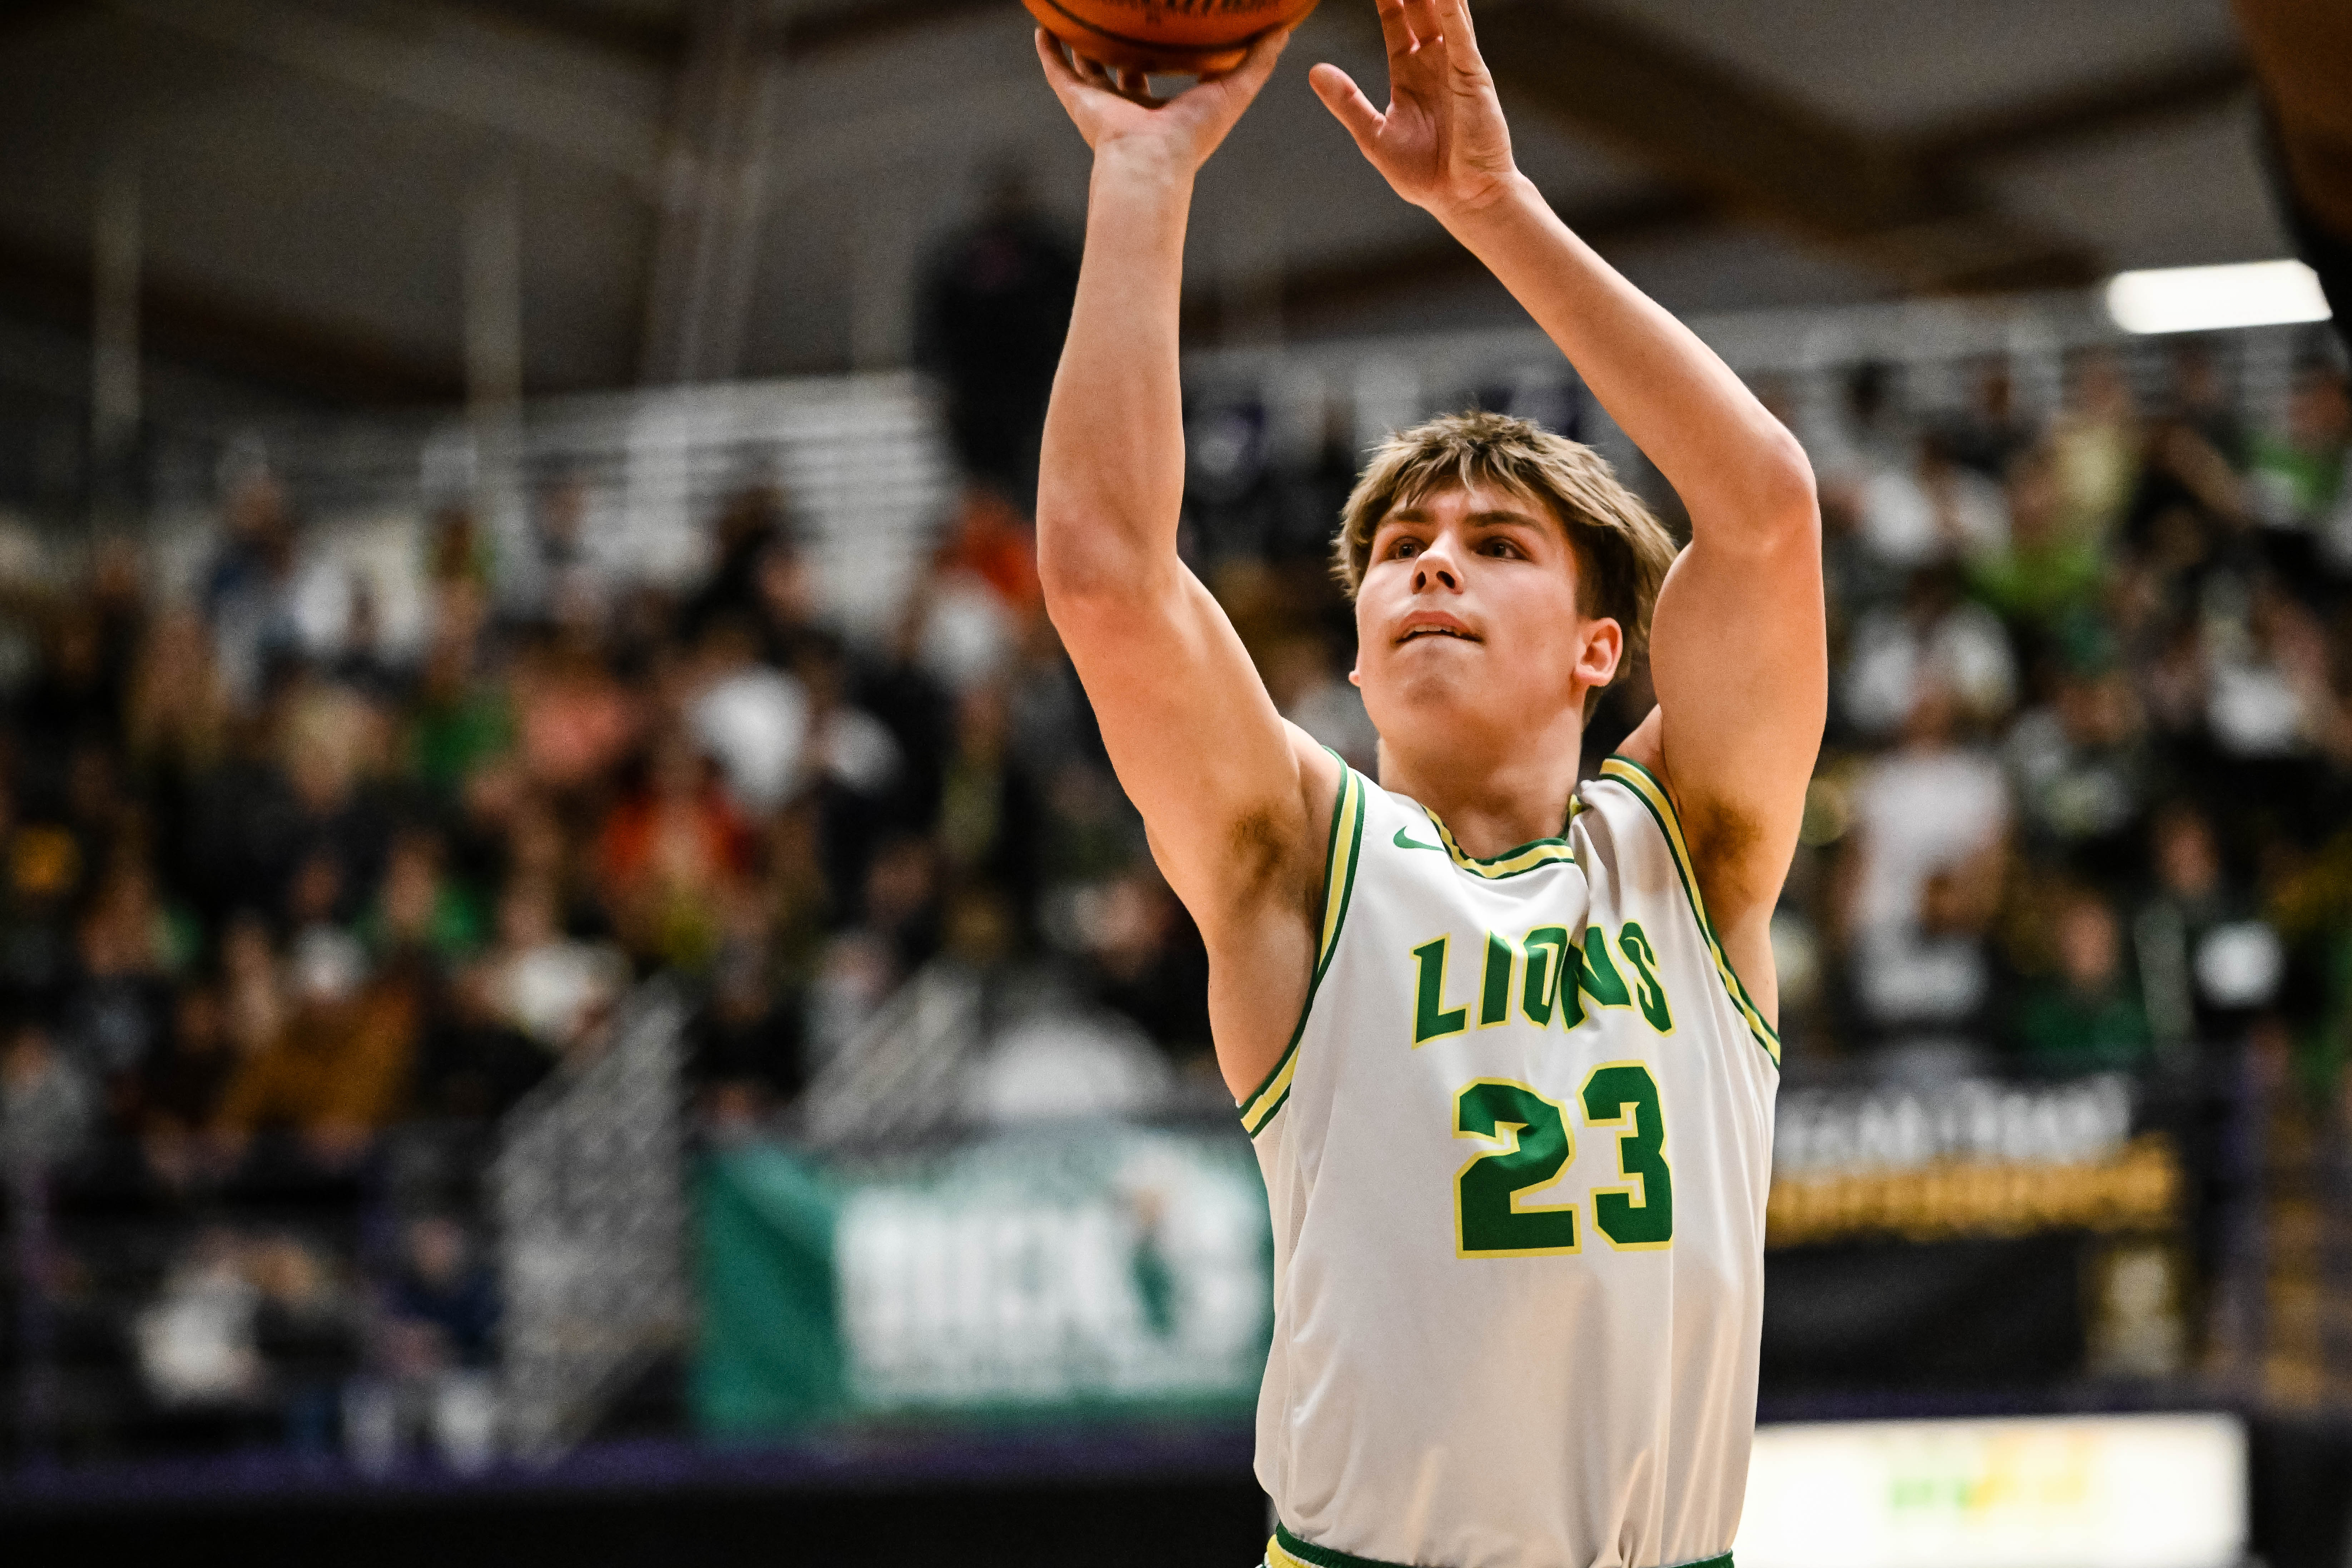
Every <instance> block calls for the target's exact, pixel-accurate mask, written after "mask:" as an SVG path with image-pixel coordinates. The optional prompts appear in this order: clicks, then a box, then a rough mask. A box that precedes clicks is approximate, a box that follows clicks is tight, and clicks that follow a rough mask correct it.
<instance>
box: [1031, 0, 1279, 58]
mask: <svg viewBox="0 0 2352 1568" xmlns="http://www.w3.org/2000/svg"><path fill="white" fill-rule="evenodd" d="M1021 3H1022V4H1023V5H1026V6H1028V7H1029V14H1030V15H1031V16H1034V17H1036V18H1037V20H1038V21H1039V22H1041V23H1043V24H1044V25H1045V30H1046V31H1047V32H1049V33H1051V34H1053V35H1054V37H1057V38H1059V39H1061V40H1062V42H1064V43H1066V44H1067V45H1069V47H1070V50H1071V52H1072V53H1074V54H1079V55H1084V56H1085V57H1086V58H1088V59H1090V60H1093V61H1096V62H1097V64H1101V65H1106V66H1115V67H1117V68H1118V69H1120V70H1130V71H1150V72H1151V73H1152V74H1154V75H1168V76H1205V75H1213V74H1214V73H1216V72H1218V71H1223V70H1231V69H1233V68H1234V67H1235V66H1237V65H1239V64H1241V62H1242V57H1243V56H1244V55H1245V54H1247V53H1248V52H1249V46H1250V40H1251V39H1253V38H1255V37H1257V36H1258V35H1259V34H1260V33H1263V32H1265V31H1267V30H1269V29H1270V28H1275V27H1286V26H1290V25H1291V24H1292V23H1294V22H1296V21H1297V20H1298V19H1299V18H1300V17H1302V16H1306V15H1307V13H1308V12H1309V11H1312V10H1313V9H1315V0H1021Z"/></svg>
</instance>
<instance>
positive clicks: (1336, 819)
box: [1241, 752, 1364, 1138]
mask: <svg viewBox="0 0 2352 1568" xmlns="http://www.w3.org/2000/svg"><path fill="white" fill-rule="evenodd" d="M1338 754H1339V753H1338V752H1333V753H1332V755H1334V756H1335V757H1336V756H1337V755H1338ZM1363 853H1364V780H1363V777H1362V775H1361V774H1360V773H1357V772H1356V770H1355V769H1353V768H1351V767H1349V766H1348V765H1347V764H1346V763H1341V764H1340V772H1339V799H1338V800H1337V801H1335V802H1333V803H1332V806H1331V833H1330V837H1329V838H1328V840H1327V841H1326V842H1325V844H1324V846H1323V929H1322V930H1321V931H1319V932H1318V935H1317V938H1316V943H1315V968H1314V971H1313V973H1311V974H1309V975H1308V977H1307V1000H1306V1001H1305V1002H1304V1003H1303V1004H1301V1005H1300V1006H1299V1009H1298V1023H1297V1026H1296V1027H1294V1028H1293V1029H1292V1030H1291V1031H1290V1043H1289V1045H1287V1046H1286V1047H1284V1049H1283V1053H1282V1059H1281V1060H1280V1061H1278V1062H1276V1063H1275V1064H1274V1070H1273V1071H1272V1072H1270V1073H1268V1074H1266V1075H1265V1082H1264V1083H1261V1084H1259V1085H1258V1086H1257V1089H1256V1091H1255V1093H1253V1094H1252V1095H1251V1096H1250V1097H1249V1098H1248V1099H1247V1100H1244V1101H1242V1104H1241V1119H1242V1130H1243V1131H1245V1132H1247V1133H1248V1134H1249V1135H1250V1136H1251V1137H1253V1138H1255V1137H1256V1136H1257V1135H1258V1133H1259V1132H1260V1131H1262V1130H1263V1129H1264V1128H1265V1124H1266V1123H1267V1122H1269V1121H1273V1120H1274V1113H1275V1112H1276V1111H1277V1110H1281V1109H1282V1103H1283V1101H1284V1100H1288V1099H1289V1098H1290V1080H1291V1078H1292V1077H1293V1075H1294V1074H1296V1073H1297V1069H1298V1040H1299V1037H1300V1036H1302V1035H1304V1034H1305V1033H1306V1032H1307V1014H1308V1013H1310V1012H1312V1011H1313V1010H1314V1007H1315V993H1316V992H1317V990H1318V989H1319V988H1320V987H1321V986H1322V984H1323V975H1324V973H1325V972H1326V971H1328V969H1329V968H1330V967H1331V955H1332V953H1333V952H1336V951H1337V950H1338V948H1339V931H1340V928H1341V927H1343V926H1344V925H1346V924H1347V920H1348V900H1349V898H1351V897H1353V896H1354V893H1355V890H1356V863H1357V862H1358V861H1359V860H1360V859H1361V858H1363Z"/></svg>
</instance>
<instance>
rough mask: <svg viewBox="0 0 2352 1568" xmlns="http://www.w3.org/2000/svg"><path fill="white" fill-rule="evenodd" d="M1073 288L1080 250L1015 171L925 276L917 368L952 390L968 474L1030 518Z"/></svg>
mask: <svg viewBox="0 0 2352 1568" xmlns="http://www.w3.org/2000/svg"><path fill="white" fill-rule="evenodd" d="M1077 287H1078V265H1077V256H1076V251H1075V250H1074V249H1073V248H1072V247H1071V245H1070V243H1069V241H1068V240H1067V239H1066V238H1065V237H1063V235H1062V234H1061V232H1060V230H1059V229H1058V228H1057V227H1056V226H1055V225H1053V224H1052V223H1051V222H1049V221H1048V220H1047V219H1046V218H1045V216H1044V215H1043V214H1042V213H1041V212H1040V211H1039V210H1038V208H1037V205H1036V202H1035V200H1034V196H1033V195H1032V194H1031V192H1030V189H1029V184H1028V181H1027V180H1026V179H1025V178H1024V176H1023V175H1022V174H1020V173H1018V172H1017V171H1014V170H1011V169H1005V170H1001V171H999V172H998V174H996V176H995V178H994V180H993V181H992V184H991V186H990V188H989V191H988V194H987V195H986V197H985V199H984V201H983V204H982V209H981V213H980V216H979V219H978V221H977V222H975V223H974V224H972V225H971V226H970V227H969V228H966V229H963V230H961V231H960V232H958V233H956V234H954V235H951V236H950V237H948V239H947V240H946V241H945V242H944V243H943V244H942V245H941V246H940V248H939V250H938V252H937V253H936V254H935V255H934V256H933V257H932V258H931V259H930V260H929V262H928V263H927V264H926V266H925V267H924V269H923V278H922V282H921V285H920V290H919V297H918V303H917V324H916V334H915V361H916V363H918V364H919V365H921V366H922V367H923V368H924V369H926V370H928V371H929V372H930V373H931V374H934V375H936V376H937V377H939V379H940V383H941V384H943V385H944V386H945V387H946V389H947V415H948V431H949V434H950V437H951V438H952V439H953V441H954V443H955V449H956V456H957V458H958V459H959V460H960V462H961V464H962V467H963V469H964V472H965V473H967V474H968V475H970V476H971V477H972V478H973V479H978V480H980V481H981V482H982V483H983V484H986V485H990V486H992V487H994V488H995V489H997V490H999V491H1000V492H1001V493H1002V494H1003V496H1004V498H1005V499H1006V500H1009V501H1011V502H1012V503H1013V505H1014V506H1015V507H1017V508H1018V509H1020V510H1021V511H1022V512H1023V513H1024V515H1025V514H1026V513H1028V512H1030V511H1031V510H1034V508H1035V506H1036V496H1037V446H1038V441H1039V438H1040V437H1041V435H1042V433H1043V431H1044V429H1045V398H1046V395H1047V394H1049V393H1050V392H1051V391H1052V390H1053V385H1054V369H1055V363H1056V362H1057V361H1058V360H1059V358H1060V356H1061V349H1062V339H1063V336H1064V335H1065V334H1066V332H1067V331H1068V330H1069V325H1070V305H1071V302H1072V301H1073V300H1075V299H1076V297H1077Z"/></svg>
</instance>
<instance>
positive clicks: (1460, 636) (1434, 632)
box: [1397, 624, 1483, 647]
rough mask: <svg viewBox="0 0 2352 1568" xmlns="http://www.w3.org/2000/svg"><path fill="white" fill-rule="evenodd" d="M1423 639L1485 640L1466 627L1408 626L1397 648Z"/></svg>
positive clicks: (1398, 640)
mask: <svg viewBox="0 0 2352 1568" xmlns="http://www.w3.org/2000/svg"><path fill="white" fill-rule="evenodd" d="M1423 637H1452V638H1454V640H1455V641H1457V642H1478V641H1482V640H1483V639H1482V638H1480V637H1475V636H1474V635H1472V634H1471V633H1470V632H1469V631H1468V630H1466V629H1465V628H1464V627H1461V626H1438V625H1435V624H1428V625H1423V626H1407V627H1406V628H1405V630H1404V635H1403V636H1402V637H1398V638H1397V646H1398V647H1403V646H1404V645H1405V644H1407V643H1409V642H1416V641H1419V640H1420V639H1422V638H1423Z"/></svg>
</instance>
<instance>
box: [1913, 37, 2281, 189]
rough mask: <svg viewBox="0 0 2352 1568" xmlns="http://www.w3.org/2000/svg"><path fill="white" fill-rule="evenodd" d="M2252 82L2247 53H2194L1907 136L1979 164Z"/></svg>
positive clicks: (2146, 122) (1931, 157)
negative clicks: (2243, 54) (2247, 63)
mask: <svg viewBox="0 0 2352 1568" xmlns="http://www.w3.org/2000/svg"><path fill="white" fill-rule="evenodd" d="M2252 84H2253V73H2252V71H2251V70H2249V69H2248V68H2247V65H2246V60H2245V57H2243V56H2242V55H2240V54H2239V53H2237V52H2236V51H2235V50H2231V51H2229V52H2228V53H2223V54H2199V55H2192V56H2188V57H2185V58H2179V59H2175V60H2169V61H2166V62H2165V63H2163V64H2160V65H2157V66H2154V67H2150V68H2146V69H2141V70H2136V71H2129V72H2126V73H2124V74H2122V75H2119V76H2113V77H2106V78H2102V79H2096V80H2093V81H2088V82H2081V83H2077V84H2075V85H2074V86H2072V87H2068V88H2065V89H2061V90H2060V91H2057V92H2053V93H2050V94H2047V95H2045V96H2043V97H2040V98H2034V99H2030V100H2026V101H2025V102H2023V103H2019V104H2013V105H2011V106H2009V107H2006V108H2001V109H1996V110H1992V111H1991V112H1990V113H1986V114H1970V115H1964V116H1961V117H1958V118H1957V119H1953V120H1949V121H1945V122H1944V123H1943V124H1941V125H1938V126H1936V127H1934V128H1932V129H1930V130H1928V131H1927V132H1921V133H1919V134H1916V135H1913V136H1910V137H1907V138H1906V142H1908V143H1909V147H1910V152H1911V155H1912V156H1913V157H1916V158H1918V159H1920V160H1921V161H1923V162H1925V163H1929V164H1941V165H1958V164H1967V163H1982V162H1985V161H1986V160H1988V159H1992V158H2000V157H2008V156H2012V155H2015V154H2019V153H2037V152H2040V151H2042V149H2044V148H2047V147H2052V146H2056V145H2058V144H2060V143H2063V142H2077V141H2082V140H2084V139H2086V138H2088V137H2093V136H2110V135H2113V134H2115V133H2116V132H2119V131H2137V130H2140V129H2143V128H2145V127H2147V126H2150V125H2155V124H2159V123H2161V122H2163V121H2168V120H2175V119H2179V118H2180V117H2182V116H2184V115H2189V114H2197V113H2201V112H2203V111H2205V110H2211V109H2216V108H2219V107H2220V106H2221V105H2223V104H2226V103H2229V102H2231V101H2232V100H2236V99H2238V98H2240V97H2242V96H2243V95H2244V93H2245V92H2246V90H2247V89H2249V88H2250V87H2252Z"/></svg>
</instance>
